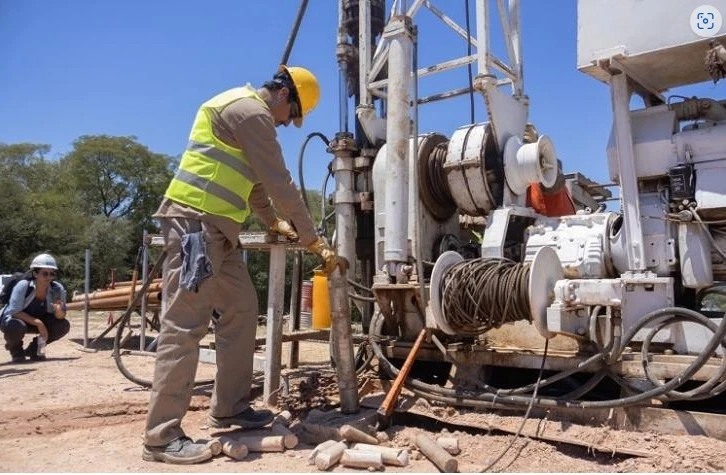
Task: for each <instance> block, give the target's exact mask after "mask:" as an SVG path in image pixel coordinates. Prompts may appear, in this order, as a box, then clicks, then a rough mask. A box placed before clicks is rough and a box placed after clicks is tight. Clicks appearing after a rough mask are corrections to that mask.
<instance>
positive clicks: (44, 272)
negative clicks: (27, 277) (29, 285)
mask: <svg viewBox="0 0 726 475" xmlns="http://www.w3.org/2000/svg"><path fill="white" fill-rule="evenodd" d="M38 274H40V275H42V276H43V277H55V272H54V271H52V270H51V271H47V270H41V271H38Z"/></svg>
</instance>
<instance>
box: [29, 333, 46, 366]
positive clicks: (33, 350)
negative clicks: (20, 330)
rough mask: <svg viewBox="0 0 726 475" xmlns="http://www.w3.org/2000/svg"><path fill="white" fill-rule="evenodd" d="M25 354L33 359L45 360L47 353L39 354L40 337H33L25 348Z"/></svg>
mask: <svg viewBox="0 0 726 475" xmlns="http://www.w3.org/2000/svg"><path fill="white" fill-rule="evenodd" d="M25 356H27V357H28V358H30V360H31V361H45V355H39V354H38V337H35V338H33V340H32V341H31V342H30V344H29V345H28V347H27V348H26V349H25Z"/></svg>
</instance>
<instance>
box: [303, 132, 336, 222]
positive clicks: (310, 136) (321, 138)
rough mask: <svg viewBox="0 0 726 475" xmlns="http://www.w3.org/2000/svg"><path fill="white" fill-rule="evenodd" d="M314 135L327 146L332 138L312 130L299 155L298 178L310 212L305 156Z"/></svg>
mask: <svg viewBox="0 0 726 475" xmlns="http://www.w3.org/2000/svg"><path fill="white" fill-rule="evenodd" d="M313 137H318V138H319V139H320V140H322V141H323V143H325V146H326V147H327V146H329V145H330V140H328V138H327V137H326V136H325V135H323V134H322V133H321V132H312V133H310V134H308V136H307V137H305V140H304V141H303V144H302V146H301V147H300V153H299V154H298V157H297V173H298V180H299V181H300V192H301V193H302V197H303V201H304V202H305V207H306V208H307V209H308V213H311V212H312V210H311V209H310V205H309V204H308V196H307V193H306V192H305V179H304V178H303V157H304V156H305V147H307V145H308V142H310V140H312V138H313ZM322 199H323V200H325V197H324V196H323V197H322Z"/></svg>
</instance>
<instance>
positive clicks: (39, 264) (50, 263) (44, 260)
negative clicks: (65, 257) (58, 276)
mask: <svg viewBox="0 0 726 475" xmlns="http://www.w3.org/2000/svg"><path fill="white" fill-rule="evenodd" d="M30 268H31V269H54V270H58V266H57V265H56V264H55V258H54V257H53V256H51V255H50V254H38V255H37V256H35V258H34V259H33V262H31V263H30Z"/></svg>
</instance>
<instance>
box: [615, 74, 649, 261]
mask: <svg viewBox="0 0 726 475" xmlns="http://www.w3.org/2000/svg"><path fill="white" fill-rule="evenodd" d="M610 92H611V101H612V105H613V126H614V129H615V143H616V148H615V149H616V150H617V154H618V166H619V170H620V198H621V203H622V205H623V230H624V231H625V240H626V246H625V255H626V258H627V261H628V270H633V271H642V270H645V249H644V246H643V227H642V220H641V216H640V196H639V191H638V179H637V175H636V173H635V153H634V151H633V132H632V127H631V124H630V96H631V93H630V88H629V86H628V77H627V75H626V74H625V72H622V73H620V74H615V75H613V76H610Z"/></svg>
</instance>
